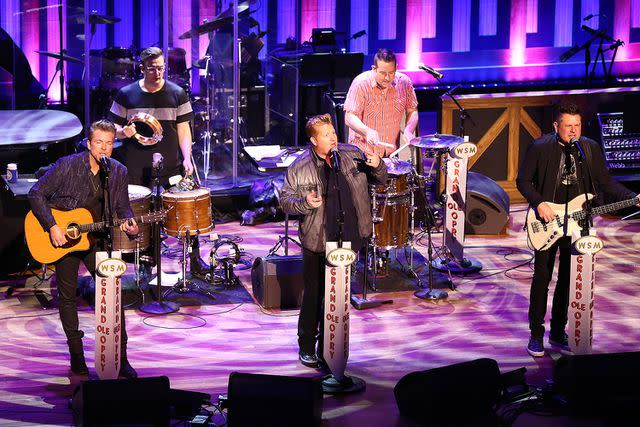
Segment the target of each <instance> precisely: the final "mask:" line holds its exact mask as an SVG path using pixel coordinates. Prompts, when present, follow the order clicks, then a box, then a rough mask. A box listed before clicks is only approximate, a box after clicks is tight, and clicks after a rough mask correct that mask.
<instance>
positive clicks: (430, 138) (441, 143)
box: [409, 133, 464, 150]
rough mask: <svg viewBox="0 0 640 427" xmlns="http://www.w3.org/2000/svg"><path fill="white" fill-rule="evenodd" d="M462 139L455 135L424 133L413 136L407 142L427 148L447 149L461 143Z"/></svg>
mask: <svg viewBox="0 0 640 427" xmlns="http://www.w3.org/2000/svg"><path fill="white" fill-rule="evenodd" d="M463 141H464V140H463V139H462V138H461V137H459V136H456V135H447V134H442V135H441V134H438V133H434V134H433V135H424V136H418V137H416V138H413V139H412V140H411V141H410V142H409V144H411V145H413V146H414V147H418V148H428V149H431V150H449V149H451V148H452V147H454V146H456V145H458V144H461V143H462V142H463Z"/></svg>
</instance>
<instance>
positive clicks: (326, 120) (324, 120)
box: [304, 114, 333, 138]
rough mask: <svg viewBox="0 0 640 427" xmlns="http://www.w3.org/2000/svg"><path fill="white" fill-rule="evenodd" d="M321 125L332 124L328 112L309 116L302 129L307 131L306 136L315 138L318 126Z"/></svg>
mask: <svg viewBox="0 0 640 427" xmlns="http://www.w3.org/2000/svg"><path fill="white" fill-rule="evenodd" d="M323 125H331V126H333V121H332V120H331V116H330V115H329V114H320V115H317V116H313V117H310V118H309V120H307V124H306V125H305V127H304V129H305V131H306V132H307V136H308V137H309V138H315V136H316V135H317V133H318V128H319V127H320V126H323Z"/></svg>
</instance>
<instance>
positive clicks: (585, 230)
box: [573, 140, 593, 236]
mask: <svg viewBox="0 0 640 427" xmlns="http://www.w3.org/2000/svg"><path fill="white" fill-rule="evenodd" d="M579 144H580V140H578V141H577V142H576V143H575V144H573V145H575V147H576V148H577V149H578V164H579V165H580V175H581V178H582V193H583V194H584V206H583V210H584V214H585V216H584V219H583V220H582V221H583V223H582V224H580V228H581V229H582V231H581V235H582V236H588V235H589V228H590V227H593V203H591V201H590V200H589V199H588V198H587V194H588V191H587V176H588V177H589V184H591V185H593V180H592V175H591V165H590V164H589V162H588V161H587V162H585V160H586V159H585V157H586V156H585V154H584V151H583V150H582V147H581V146H580V145H579ZM585 165H586V167H585ZM585 171H586V174H585Z"/></svg>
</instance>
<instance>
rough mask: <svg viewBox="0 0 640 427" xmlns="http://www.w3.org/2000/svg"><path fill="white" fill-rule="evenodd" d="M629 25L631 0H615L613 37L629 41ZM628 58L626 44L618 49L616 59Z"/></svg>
mask: <svg viewBox="0 0 640 427" xmlns="http://www.w3.org/2000/svg"><path fill="white" fill-rule="evenodd" d="M630 26H631V0H617V1H616V7H615V10H614V17H613V38H614V39H620V40H622V41H624V42H625V43H628V42H629V33H630V30H629V27H630ZM627 58H629V49H627V47H626V46H624V47H621V48H620V49H618V55H617V56H616V60H625V59H627Z"/></svg>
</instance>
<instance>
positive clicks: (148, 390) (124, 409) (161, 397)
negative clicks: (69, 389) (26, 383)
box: [71, 376, 170, 426]
mask: <svg viewBox="0 0 640 427" xmlns="http://www.w3.org/2000/svg"><path fill="white" fill-rule="evenodd" d="M71 408H72V410H73V421H74V424H75V425H76V426H132V425H135V426H169V421H170V418H169V378H167V377H164V376H163V377H150V378H137V379H131V380H91V381H86V382H83V383H80V385H78V386H77V387H76V389H75V391H74V393H73V399H72V401H71Z"/></svg>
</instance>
